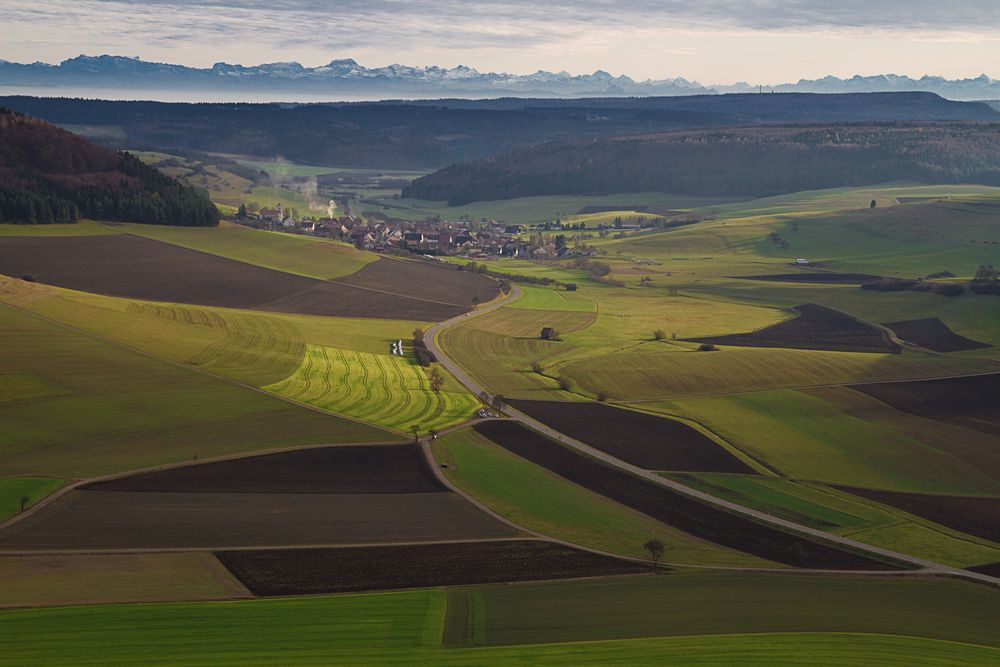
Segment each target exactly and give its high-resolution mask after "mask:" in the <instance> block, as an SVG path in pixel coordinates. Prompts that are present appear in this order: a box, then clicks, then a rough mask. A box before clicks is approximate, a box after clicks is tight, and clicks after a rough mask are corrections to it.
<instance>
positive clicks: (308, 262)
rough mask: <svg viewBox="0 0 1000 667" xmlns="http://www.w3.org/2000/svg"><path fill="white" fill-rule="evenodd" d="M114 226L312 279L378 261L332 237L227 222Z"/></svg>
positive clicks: (343, 274) (349, 270)
mask: <svg viewBox="0 0 1000 667" xmlns="http://www.w3.org/2000/svg"><path fill="white" fill-rule="evenodd" d="M114 229H116V230H121V231H122V232H125V233H128V234H134V235H136V236H142V237H145V238H149V239H153V240H156V241H163V242H165V243H170V244H173V245H176V246H181V247H184V248H189V249H191V250H200V251H201V252H207V253H210V254H212V255H218V256H219V257H226V258H228V259H233V260H236V261H239V262H246V263H247V264H254V265H256V266H261V267H264V268H267V269H274V270H275V271H283V272H285V273H293V274H296V275H300V276H305V277H307V278H316V279H318V280H329V279H331V278H338V277H340V276H346V275H350V274H352V273H354V272H355V271H357V270H358V269H361V268H362V267H364V266H365V265H367V264H369V263H371V262H375V261H377V260H378V256H377V255H375V254H374V253H367V252H364V251H362V250H358V249H356V248H354V247H353V246H350V245H348V244H346V243H341V242H338V241H331V240H328V239H323V238H318V237H314V236H312V237H310V236H299V235H295V234H284V233H280V232H267V231H259V230H255V229H250V228H248V227H242V226H240V225H234V224H227V223H221V224H220V225H219V227H217V228H193V227H170V226H156V225H122V226H115V227H114Z"/></svg>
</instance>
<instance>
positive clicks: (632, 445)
mask: <svg viewBox="0 0 1000 667" xmlns="http://www.w3.org/2000/svg"><path fill="white" fill-rule="evenodd" d="M511 405H513V406H514V407H515V408H517V409H518V410H521V411H522V412H525V413H526V414H528V415H530V416H532V417H534V418H535V419H538V420H539V421H541V422H542V423H544V424H546V425H547V426H551V427H552V428H554V429H556V430H557V431H559V432H561V433H565V434H566V435H568V436H570V437H572V438H576V439H577V440H580V441H582V442H586V443H587V444H589V445H591V446H593V447H596V448H597V449H600V450H601V451H604V452H607V453H608V454H611V455H612V456H614V457H615V458H619V459H621V460H623V461H627V462H628V463H631V464H633V465H637V466H639V467H642V468H647V469H649V470H677V471H682V470H683V471H702V472H730V473H743V472H753V468H751V467H750V466H748V465H747V464H746V463H745V462H744V461H742V460H741V459H740V458H738V457H736V456H734V455H733V454H732V453H731V452H730V451H728V450H727V449H725V448H724V447H723V446H722V445H720V444H719V443H717V442H716V441H714V440H712V439H711V438H709V437H708V436H706V435H705V434H704V433H702V432H701V431H698V430H697V429H695V428H693V427H692V426H689V425H688V424H685V423H683V422H681V421H678V420H676V419H669V418H664V417H656V416H653V415H650V414H648V413H642V412H636V411H633V410H625V409H622V408H616V407H611V406H609V405H605V404H600V403H577V402H560V401H522V400H512V401H511Z"/></svg>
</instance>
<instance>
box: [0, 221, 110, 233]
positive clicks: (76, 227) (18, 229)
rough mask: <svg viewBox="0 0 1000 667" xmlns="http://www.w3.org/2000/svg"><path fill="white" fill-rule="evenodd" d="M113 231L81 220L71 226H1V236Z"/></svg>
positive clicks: (7, 224) (6, 224)
mask: <svg viewBox="0 0 1000 667" xmlns="http://www.w3.org/2000/svg"><path fill="white" fill-rule="evenodd" d="M114 233H116V232H115V231H114V230H113V229H111V228H109V227H107V226H106V225H102V224H100V223H97V222H93V221H91V220H81V221H80V222H77V223H74V224H71V225H13V224H10V223H4V224H0V236H101V235H103V234H114Z"/></svg>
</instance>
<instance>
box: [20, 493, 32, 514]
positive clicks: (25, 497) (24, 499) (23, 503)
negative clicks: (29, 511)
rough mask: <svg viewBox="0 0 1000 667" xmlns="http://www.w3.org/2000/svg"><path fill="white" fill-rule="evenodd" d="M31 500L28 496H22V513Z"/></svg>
mask: <svg viewBox="0 0 1000 667" xmlns="http://www.w3.org/2000/svg"><path fill="white" fill-rule="evenodd" d="M29 500H31V498H29V497H28V496H21V511H22V512H23V511H24V508H25V507H27V506H28V501H29Z"/></svg>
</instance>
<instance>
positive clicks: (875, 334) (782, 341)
mask: <svg viewBox="0 0 1000 667" xmlns="http://www.w3.org/2000/svg"><path fill="white" fill-rule="evenodd" d="M795 310H796V312H797V313H798V316H797V317H795V318H793V319H790V320H787V321H785V322H781V323H780V324H775V325H774V326H771V327H767V328H764V329H759V330H757V331H754V332H752V333H741V334H729V335H726V336H703V337H700V338H694V339H692V340H695V341H697V342H702V343H715V344H719V345H736V346H744V347H781V348H798V349H804V350H834V351H844V352H899V351H900V345H899V344H898V343H897V342H895V341H894V340H892V339H891V338H890V337H889V335H888V334H887V333H886V332H885V331H883V330H881V329H879V328H877V327H875V326H872V325H870V324H867V323H865V322H861V321H859V320H857V319H855V318H852V317H850V316H848V315H845V314H844V313H841V312H838V311H835V310H832V309H830V308H827V307H825V306H819V305H817V304H814V303H804V304H802V305H799V306H796V307H795Z"/></svg>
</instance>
